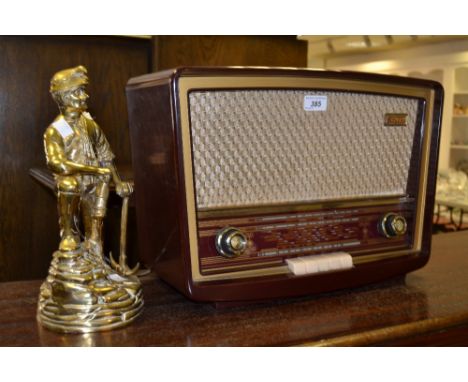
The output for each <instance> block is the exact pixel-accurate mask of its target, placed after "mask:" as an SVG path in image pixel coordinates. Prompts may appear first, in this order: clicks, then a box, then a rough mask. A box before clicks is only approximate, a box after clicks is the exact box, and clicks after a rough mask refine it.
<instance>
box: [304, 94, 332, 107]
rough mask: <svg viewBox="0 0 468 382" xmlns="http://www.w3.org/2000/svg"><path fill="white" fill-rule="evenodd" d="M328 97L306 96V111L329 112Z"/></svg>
mask: <svg viewBox="0 0 468 382" xmlns="http://www.w3.org/2000/svg"><path fill="white" fill-rule="evenodd" d="M327 101H328V100H327V96H317V95H306V96H304V110H305V111H325V110H327Z"/></svg>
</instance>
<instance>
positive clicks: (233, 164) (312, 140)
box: [189, 90, 418, 209]
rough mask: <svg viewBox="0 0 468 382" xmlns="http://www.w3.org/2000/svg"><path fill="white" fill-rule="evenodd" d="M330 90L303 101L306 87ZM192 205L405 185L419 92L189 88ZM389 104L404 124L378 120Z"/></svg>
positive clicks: (357, 193) (269, 201) (311, 197)
mask: <svg viewBox="0 0 468 382" xmlns="http://www.w3.org/2000/svg"><path fill="white" fill-rule="evenodd" d="M306 95H321V96H325V97H327V106H326V110H322V111H306V110H305V109H304V97H305V96H306ZM189 105H190V124H191V135H192V151H193V164H194V177H195V191H196V200H197V207H198V208H199V209H210V208H226V207H241V206H258V205H275V204H283V203H301V202H302V203H303V202H312V201H320V200H338V199H348V198H359V197H375V196H398V195H405V193H406V186H407V182H408V174H409V167H410V158H411V152H412V147H413V139H414V133H415V128H416V119H417V111H418V100H417V99H415V98H408V97H397V96H383V95H373V94H364V93H356V92H355V93H353V92H336V91H309V90H232V91H220V90H214V91H213V90H210V91H194V92H191V93H190V94H189ZM387 113H398V114H407V125H406V126H385V125H384V118H385V114H387Z"/></svg>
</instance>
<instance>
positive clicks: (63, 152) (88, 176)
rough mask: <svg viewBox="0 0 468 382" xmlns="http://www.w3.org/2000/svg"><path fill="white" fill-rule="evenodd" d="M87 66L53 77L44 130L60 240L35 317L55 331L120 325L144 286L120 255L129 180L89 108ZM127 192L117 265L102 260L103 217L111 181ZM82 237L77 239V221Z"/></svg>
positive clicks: (137, 306)
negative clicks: (53, 106) (52, 110)
mask: <svg viewBox="0 0 468 382" xmlns="http://www.w3.org/2000/svg"><path fill="white" fill-rule="evenodd" d="M87 84H88V77H87V71H86V68H85V67H83V66H77V67H75V68H71V69H66V70H62V71H60V72H58V73H56V74H55V75H54V76H53V77H52V80H51V83H50V93H51V94H52V97H53V98H54V100H55V101H56V102H57V105H58V107H59V109H60V114H59V115H58V117H57V118H56V119H55V120H54V121H53V122H52V124H51V125H50V126H49V127H48V128H47V129H46V131H45V134H44V148H45V153H46V159H47V165H48V167H49V168H50V170H51V171H52V172H53V173H54V177H55V180H56V187H57V199H58V212H59V224H60V236H61V240H60V245H59V249H58V251H55V253H54V254H53V260H52V262H51V265H50V268H49V275H48V277H47V279H46V281H45V282H44V283H43V284H42V286H41V290H40V296H39V304H38V313H37V318H38V320H39V322H40V323H41V324H42V325H44V326H45V327H47V328H49V329H52V330H56V331H60V332H79V333H86V332H94V331H101V330H108V329H113V328H117V327H121V326H124V325H126V324H128V323H130V322H131V321H133V320H134V319H135V318H136V317H137V316H138V315H139V314H140V313H141V311H142V308H143V297H142V291H141V284H140V281H139V279H138V278H137V277H136V276H135V273H136V270H137V267H136V268H134V269H129V268H128V266H127V264H126V256H125V242H126V240H125V237H126V224H127V222H126V221H127V208H128V197H129V195H130V194H131V193H132V192H133V188H132V185H131V184H130V183H128V182H123V181H122V180H121V179H120V177H119V175H118V172H117V169H116V167H115V165H114V164H113V159H114V154H113V153H112V151H111V149H110V146H109V143H108V141H107V139H106V137H105V136H104V133H103V132H102V130H101V129H100V127H99V126H98V124H97V123H96V122H95V121H94V120H93V118H92V117H91V115H90V114H89V113H88V112H87V111H86V110H87V103H86V101H87V98H88V95H87V93H86V85H87ZM111 180H112V181H113V183H114V184H115V188H116V192H117V194H118V195H119V196H121V197H122V198H124V203H123V207H122V222H121V239H120V243H121V250H120V259H119V262H118V263H117V262H116V261H114V260H113V259H112V257H111V265H113V267H112V266H111V265H109V264H108V263H107V262H106V259H105V256H104V253H103V246H102V237H101V231H102V223H103V219H104V217H105V215H106V204H107V198H108V196H109V184H110V182H111ZM80 216H81V218H82V219H81V223H82V226H83V227H84V235H81V236H82V238H80V228H79V227H80V226H79V224H80V220H79V217H80Z"/></svg>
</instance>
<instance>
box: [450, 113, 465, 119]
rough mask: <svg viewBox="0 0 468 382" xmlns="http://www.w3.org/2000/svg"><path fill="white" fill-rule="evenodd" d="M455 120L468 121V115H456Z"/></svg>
mask: <svg viewBox="0 0 468 382" xmlns="http://www.w3.org/2000/svg"><path fill="white" fill-rule="evenodd" d="M453 118H459V119H467V120H468V114H454V115H453Z"/></svg>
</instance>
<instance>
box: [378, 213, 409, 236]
mask: <svg viewBox="0 0 468 382" xmlns="http://www.w3.org/2000/svg"><path fill="white" fill-rule="evenodd" d="M407 227H408V224H407V223H406V219H405V218H404V217H403V216H401V215H398V214H395V213H393V212H390V213H388V214H386V215H385V216H384V217H383V218H382V220H381V221H380V223H379V230H380V232H381V233H382V234H383V235H385V236H386V237H397V236H402V235H404V234H405V233H406V229H407Z"/></svg>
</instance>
